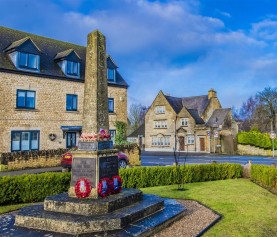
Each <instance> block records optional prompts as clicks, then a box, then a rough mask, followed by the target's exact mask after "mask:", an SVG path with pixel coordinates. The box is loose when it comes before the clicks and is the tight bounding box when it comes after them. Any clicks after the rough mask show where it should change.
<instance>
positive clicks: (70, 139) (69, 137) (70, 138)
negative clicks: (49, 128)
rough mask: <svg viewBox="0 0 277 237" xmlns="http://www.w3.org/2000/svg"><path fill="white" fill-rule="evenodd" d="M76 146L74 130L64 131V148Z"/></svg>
mask: <svg viewBox="0 0 277 237" xmlns="http://www.w3.org/2000/svg"><path fill="white" fill-rule="evenodd" d="M75 146H76V132H67V133H66V148H72V147H75Z"/></svg>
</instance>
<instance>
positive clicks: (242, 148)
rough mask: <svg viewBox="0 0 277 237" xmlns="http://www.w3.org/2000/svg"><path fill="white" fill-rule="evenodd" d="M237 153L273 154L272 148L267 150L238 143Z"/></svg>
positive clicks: (253, 154)
mask: <svg viewBox="0 0 277 237" xmlns="http://www.w3.org/2000/svg"><path fill="white" fill-rule="evenodd" d="M237 153H238V154H239V155H250V156H272V150H265V149H263V148H259V147H255V146H250V145H241V144H238V150H237ZM275 153H276V152H275Z"/></svg>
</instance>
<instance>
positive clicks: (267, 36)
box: [252, 19, 277, 41]
mask: <svg viewBox="0 0 277 237" xmlns="http://www.w3.org/2000/svg"><path fill="white" fill-rule="evenodd" d="M252 34H253V35H254V36H255V37H257V38H259V39H261V40H269V41H276V40H277V20H272V19H265V20H263V21H261V22H258V23H254V24H253V25H252Z"/></svg>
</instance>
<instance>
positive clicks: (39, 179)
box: [0, 173, 70, 204]
mask: <svg viewBox="0 0 277 237" xmlns="http://www.w3.org/2000/svg"><path fill="white" fill-rule="evenodd" d="M69 182H70V173H43V174H25V175H19V176H4V177H0V204H15V203H24V202H38V201H42V200H43V199H44V198H45V197H46V196H49V195H54V194H58V193H62V192H65V191H67V190H68V188H69Z"/></svg>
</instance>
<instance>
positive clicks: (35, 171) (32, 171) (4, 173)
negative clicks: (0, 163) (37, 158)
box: [0, 166, 62, 177]
mask: <svg viewBox="0 0 277 237" xmlns="http://www.w3.org/2000/svg"><path fill="white" fill-rule="evenodd" d="M61 171H62V167H60V166H58V167H48V168H37V169H26V170H15V171H1V172H0V177H1V176H15V175H21V174H39V173H45V172H61Z"/></svg>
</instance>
